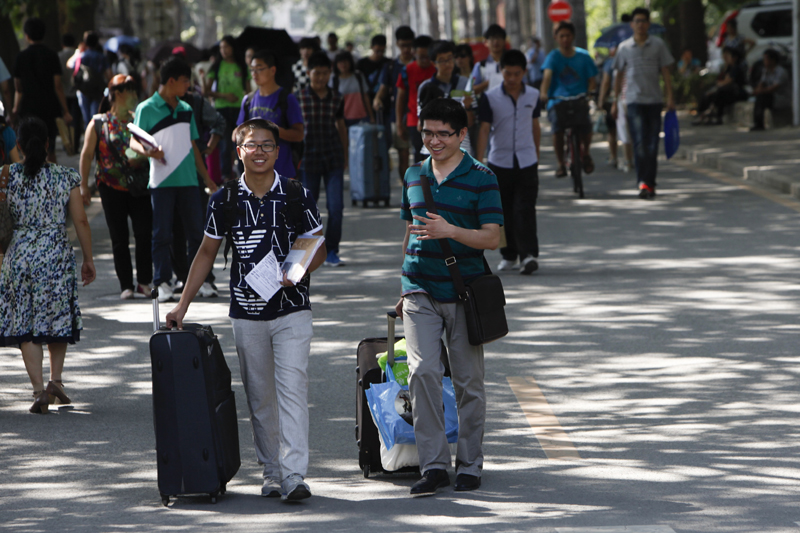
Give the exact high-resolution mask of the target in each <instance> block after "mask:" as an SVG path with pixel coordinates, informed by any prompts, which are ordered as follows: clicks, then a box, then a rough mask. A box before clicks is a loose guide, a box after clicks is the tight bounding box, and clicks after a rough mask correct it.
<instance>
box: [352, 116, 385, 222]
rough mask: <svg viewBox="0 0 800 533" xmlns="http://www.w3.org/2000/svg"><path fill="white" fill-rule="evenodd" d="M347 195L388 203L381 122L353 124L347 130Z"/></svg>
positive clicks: (365, 202)
mask: <svg viewBox="0 0 800 533" xmlns="http://www.w3.org/2000/svg"><path fill="white" fill-rule="evenodd" d="M348 140H349V148H348V154H349V166H350V198H351V199H352V201H353V205H356V204H358V202H363V205H364V207H367V205H368V204H369V202H374V203H375V205H378V204H379V203H380V202H383V205H385V206H387V207H388V206H389V196H390V189H391V186H390V183H389V144H388V142H389V140H388V139H387V138H386V128H385V127H384V126H383V125H382V124H355V125H353V126H350V128H349V130H348Z"/></svg>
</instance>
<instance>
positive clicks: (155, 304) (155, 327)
mask: <svg viewBox="0 0 800 533" xmlns="http://www.w3.org/2000/svg"><path fill="white" fill-rule="evenodd" d="M150 298H152V299H153V331H158V330H159V329H161V319H160V318H159V316H158V287H153V291H152V292H151V293H150Z"/></svg>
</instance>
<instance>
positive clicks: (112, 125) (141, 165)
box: [80, 74, 153, 300]
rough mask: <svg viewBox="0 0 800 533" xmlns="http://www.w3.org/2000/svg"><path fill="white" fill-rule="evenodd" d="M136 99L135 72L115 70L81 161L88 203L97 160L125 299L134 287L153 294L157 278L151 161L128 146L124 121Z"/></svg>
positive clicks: (135, 290)
mask: <svg viewBox="0 0 800 533" xmlns="http://www.w3.org/2000/svg"><path fill="white" fill-rule="evenodd" d="M137 103H138V99H137V97H136V82H135V81H134V79H133V77H131V76H128V75H125V74H117V75H116V76H114V77H113V78H111V81H110V82H109V83H108V95H107V96H106V97H105V98H104V99H103V101H102V103H101V104H100V114H98V115H95V116H94V117H93V118H92V120H91V121H90V122H89V124H88V126H87V127H86V134H85V136H84V142H83V150H82V151H81V163H80V170H81V196H83V204H84V205H87V206H88V205H89V204H90V203H91V201H92V193H91V191H90V190H89V173H90V171H91V168H92V160H93V159H96V160H97V165H96V170H95V182H96V183H97V190H98V191H99V192H100V200H101V202H102V203H103V212H104V213H105V216H106V224H108V233H109V235H110V236H111V250H112V252H113V253H114V270H116V272H117V279H119V287H120V291H121V292H120V298H121V299H123V300H130V299H132V298H133V297H134V293H139V294H143V295H145V296H147V297H149V296H150V282H151V281H153V259H152V249H151V248H152V235H153V208H152V207H151V205H150V195H149V194H148V191H147V181H148V179H149V177H150V163H149V160H148V159H147V158H146V157H140V156H138V155H137V154H135V153H133V151H132V150H130V149H129V148H128V146H129V145H130V143H131V133H130V132H129V131H128V127H127V125H126V124H127V123H128V122H130V121H131V120H132V115H131V114H132V112H133V111H134V110H135V109H136V104H137ZM98 130H99V132H100V134H99V135H98ZM137 184H138V185H139V188H138V189H137V188H136V185H137ZM128 219H130V221H131V226H132V227H133V238H134V240H135V241H136V255H135V257H136V278H137V279H136V281H137V283H136V285H134V280H133V268H132V267H131V252H130V249H129V248H128V244H129V239H128Z"/></svg>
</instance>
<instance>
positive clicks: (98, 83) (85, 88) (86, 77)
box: [72, 65, 106, 100]
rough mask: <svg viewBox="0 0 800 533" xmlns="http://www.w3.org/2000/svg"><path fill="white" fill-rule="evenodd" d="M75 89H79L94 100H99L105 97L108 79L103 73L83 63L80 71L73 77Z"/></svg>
mask: <svg viewBox="0 0 800 533" xmlns="http://www.w3.org/2000/svg"><path fill="white" fill-rule="evenodd" d="M72 83H73V85H74V87H75V89H77V90H79V91H80V92H82V93H83V94H85V95H86V96H88V97H89V98H91V99H92V100H99V99H100V98H102V97H103V92H104V91H105V89H106V80H105V78H104V77H103V73H102V72H99V71H97V70H94V69H93V68H90V67H89V66H88V65H81V66H80V68H79V69H78V72H76V73H75V75H74V76H73V77H72Z"/></svg>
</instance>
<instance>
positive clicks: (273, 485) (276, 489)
mask: <svg viewBox="0 0 800 533" xmlns="http://www.w3.org/2000/svg"><path fill="white" fill-rule="evenodd" d="M261 495H262V496H263V497H264V498H280V496H281V484H280V483H278V482H277V481H275V480H274V479H272V478H271V477H265V478H264V484H263V485H262V486H261Z"/></svg>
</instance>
